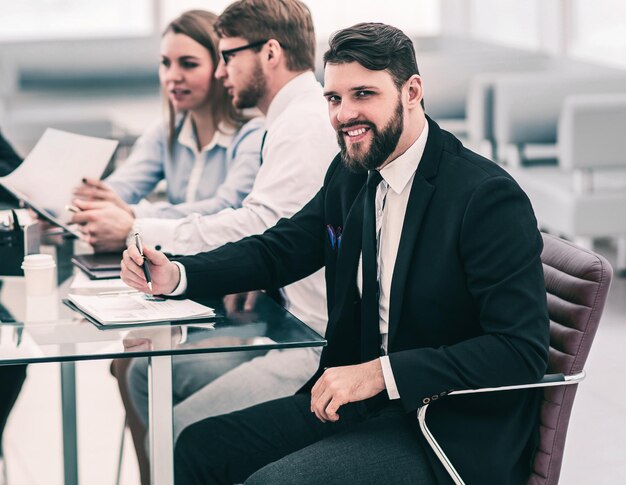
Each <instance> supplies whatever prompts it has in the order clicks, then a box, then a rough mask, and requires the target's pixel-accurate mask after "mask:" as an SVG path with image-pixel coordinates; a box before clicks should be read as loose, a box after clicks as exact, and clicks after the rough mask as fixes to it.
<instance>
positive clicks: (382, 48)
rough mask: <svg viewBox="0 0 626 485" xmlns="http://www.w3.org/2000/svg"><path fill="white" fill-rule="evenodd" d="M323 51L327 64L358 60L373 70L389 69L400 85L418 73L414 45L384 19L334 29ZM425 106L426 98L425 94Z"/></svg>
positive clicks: (366, 67) (394, 79) (396, 82)
mask: <svg viewBox="0 0 626 485" xmlns="http://www.w3.org/2000/svg"><path fill="white" fill-rule="evenodd" d="M329 44H330V48H329V49H328V50H327V51H326V53H325V54H324V66H326V64H327V63H330V64H343V63H346V62H358V63H359V64H361V66H363V67H364V68H365V69H369V70H370V71H387V72H389V74H391V78H392V79H393V82H394V84H395V85H396V87H397V88H398V89H400V88H401V87H402V86H403V85H404V83H405V82H406V81H407V80H408V79H409V78H410V77H411V76H412V75H413V74H417V75H419V73H420V71H419V69H418V67H417V60H416V58H415V47H413V42H412V41H411V39H409V37H407V35H406V34H405V33H404V32H402V31H401V30H400V29H397V28H396V27H392V26H391V25H386V24H381V23H371V22H370V23H367V22H364V23H360V24H356V25H353V26H352V27H348V28H346V29H342V30H339V31H338V32H335V33H334V34H333V35H332V36H331V38H330V42H329ZM421 104H422V108H423V107H424V99H423V98H422V103H421Z"/></svg>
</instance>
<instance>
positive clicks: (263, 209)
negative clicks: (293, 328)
mask: <svg viewBox="0 0 626 485" xmlns="http://www.w3.org/2000/svg"><path fill="white" fill-rule="evenodd" d="M266 129H267V136H266V138H265V143H264V145H263V164H262V165H261V168H260V169H259V172H258V174H257V177H256V179H255V182H254V185H253V187H252V191H251V192H250V194H249V195H248V196H247V197H246V198H245V199H244V200H243V203H242V207H241V208H240V209H226V210H223V211H221V212H218V213H217V214H213V215H210V216H200V215H196V214H193V215H191V216H189V217H186V218H184V219H179V220H160V219H137V220H136V221H135V226H134V228H133V232H135V231H136V232H140V233H141V234H142V237H143V239H144V241H145V243H146V244H150V245H153V246H155V247H160V249H162V250H163V251H166V252H170V253H173V254H194V253H197V252H200V251H208V250H211V249H215V248H217V247H220V246H222V245H223V244H226V243H228V242H231V241H238V240H239V239H242V238H244V237H246V236H250V235H253V234H260V233H262V232H264V231H265V230H266V229H268V228H270V227H272V226H274V225H275V224H276V222H278V220H279V219H280V218H283V217H291V216H292V215H293V214H295V213H296V212H297V211H298V210H300V209H301V208H302V207H303V206H304V205H305V204H306V203H307V202H308V201H309V200H310V199H312V198H313V196H314V195H315V194H316V193H317V191H318V190H319V189H320V188H321V186H322V183H323V180H324V175H325V174H326V170H327V169H328V166H329V165H330V162H331V161H332V159H333V158H334V157H335V155H336V154H337V152H338V151H339V147H338V145H337V140H336V134H335V131H334V130H333V128H332V126H331V124H330V122H329V120H328V110H327V106H326V101H325V100H324V97H323V91H322V87H321V85H320V84H319V83H318V82H317V81H316V79H315V76H314V75H313V73H312V72H306V73H303V74H300V75H299V76H297V77H296V78H294V79H292V80H291V81H290V82H289V83H287V84H286V85H285V86H283V88H282V89H281V90H280V91H279V92H278V93H277V94H276V96H275V97H274V99H273V100H272V102H271V104H270V107H269V109H268V112H267V116H266ZM285 294H286V297H287V300H288V303H289V307H288V308H289V310H290V311H291V312H292V313H293V314H294V315H296V316H297V317H298V318H300V319H301V320H303V321H304V322H306V323H307V324H308V325H310V326H311V327H313V328H314V329H315V330H316V331H317V332H318V333H320V334H322V335H323V334H324V332H325V328H326V323H327V315H326V294H325V283H324V278H323V271H321V270H320V271H318V272H317V273H316V274H314V275H311V276H309V277H308V278H305V279H304V280H301V281H298V282H296V283H293V284H291V285H289V286H288V287H286V288H285Z"/></svg>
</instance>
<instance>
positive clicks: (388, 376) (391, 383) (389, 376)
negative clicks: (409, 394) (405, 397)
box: [380, 355, 400, 400]
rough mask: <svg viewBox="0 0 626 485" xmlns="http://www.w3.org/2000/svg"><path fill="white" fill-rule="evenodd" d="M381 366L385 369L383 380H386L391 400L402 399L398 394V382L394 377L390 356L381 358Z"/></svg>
mask: <svg viewBox="0 0 626 485" xmlns="http://www.w3.org/2000/svg"><path fill="white" fill-rule="evenodd" d="M380 365H381V367H382V369H383V378H384V379H385V387H386V388H387V394H388V395H389V399H391V400H394V399H400V393H399V392H398V386H396V380H395V379H394V377H393V371H392V370H391V363H390V362H389V356H388V355H383V356H382V357H380Z"/></svg>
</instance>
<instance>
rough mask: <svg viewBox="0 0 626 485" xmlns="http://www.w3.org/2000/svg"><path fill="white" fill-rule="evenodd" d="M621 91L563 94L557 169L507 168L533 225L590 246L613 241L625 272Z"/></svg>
mask: <svg viewBox="0 0 626 485" xmlns="http://www.w3.org/2000/svg"><path fill="white" fill-rule="evenodd" d="M625 141H626V92H625V93H623V94H583V95H574V96H568V97H567V98H566V99H565V100H564V101H563V103H562V108H561V110H560V115H559V119H558V130H557V155H558V165H555V166H535V167H509V168H508V170H509V171H510V173H511V175H512V176H513V177H514V178H515V179H516V180H517V181H518V183H519V184H520V185H521V187H522V188H523V189H524V190H525V192H526V193H527V194H528V196H529V198H530V200H531V202H532V204H533V207H534V209H535V213H536V215H537V219H538V221H539V226H540V227H541V228H542V229H545V230H547V231H548V232H551V233H553V234H557V235H560V236H565V237H567V238H569V239H572V240H574V241H575V242H577V243H579V244H581V245H584V246H590V245H591V244H592V242H593V239H595V238H613V239H615V241H616V242H617V249H618V257H617V270H619V271H623V270H625V269H626V149H625V148H624V147H625V146H626V143H625Z"/></svg>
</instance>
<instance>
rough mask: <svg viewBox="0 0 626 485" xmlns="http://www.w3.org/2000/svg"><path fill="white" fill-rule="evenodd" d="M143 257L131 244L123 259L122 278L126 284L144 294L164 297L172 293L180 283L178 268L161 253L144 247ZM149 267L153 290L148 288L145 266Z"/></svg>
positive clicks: (135, 246)
mask: <svg viewBox="0 0 626 485" xmlns="http://www.w3.org/2000/svg"><path fill="white" fill-rule="evenodd" d="M142 249H143V256H142V254H141V252H140V251H139V248H138V247H137V244H131V245H130V246H128V248H127V249H126V251H124V254H123V257H122V271H121V273H120V274H121V277H122V280H123V281H124V283H126V284H127V285H128V286H130V287H132V288H135V289H137V290H139V291H142V292H144V293H152V294H155V295H163V294H168V293H172V292H173V291H174V290H175V289H176V287H177V286H178V283H179V281H180V271H179V269H178V266H177V265H175V264H174V263H172V262H171V261H170V260H169V259H167V257H166V256H165V255H164V254H163V253H162V252H160V251H157V250H156V249H154V248H152V247H150V246H144V247H143V248H142ZM144 262H145V264H146V265H147V266H148V268H149V269H148V271H149V274H150V279H151V280H152V289H150V287H149V286H148V281H147V279H146V274H145V272H144V269H143V265H144Z"/></svg>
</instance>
